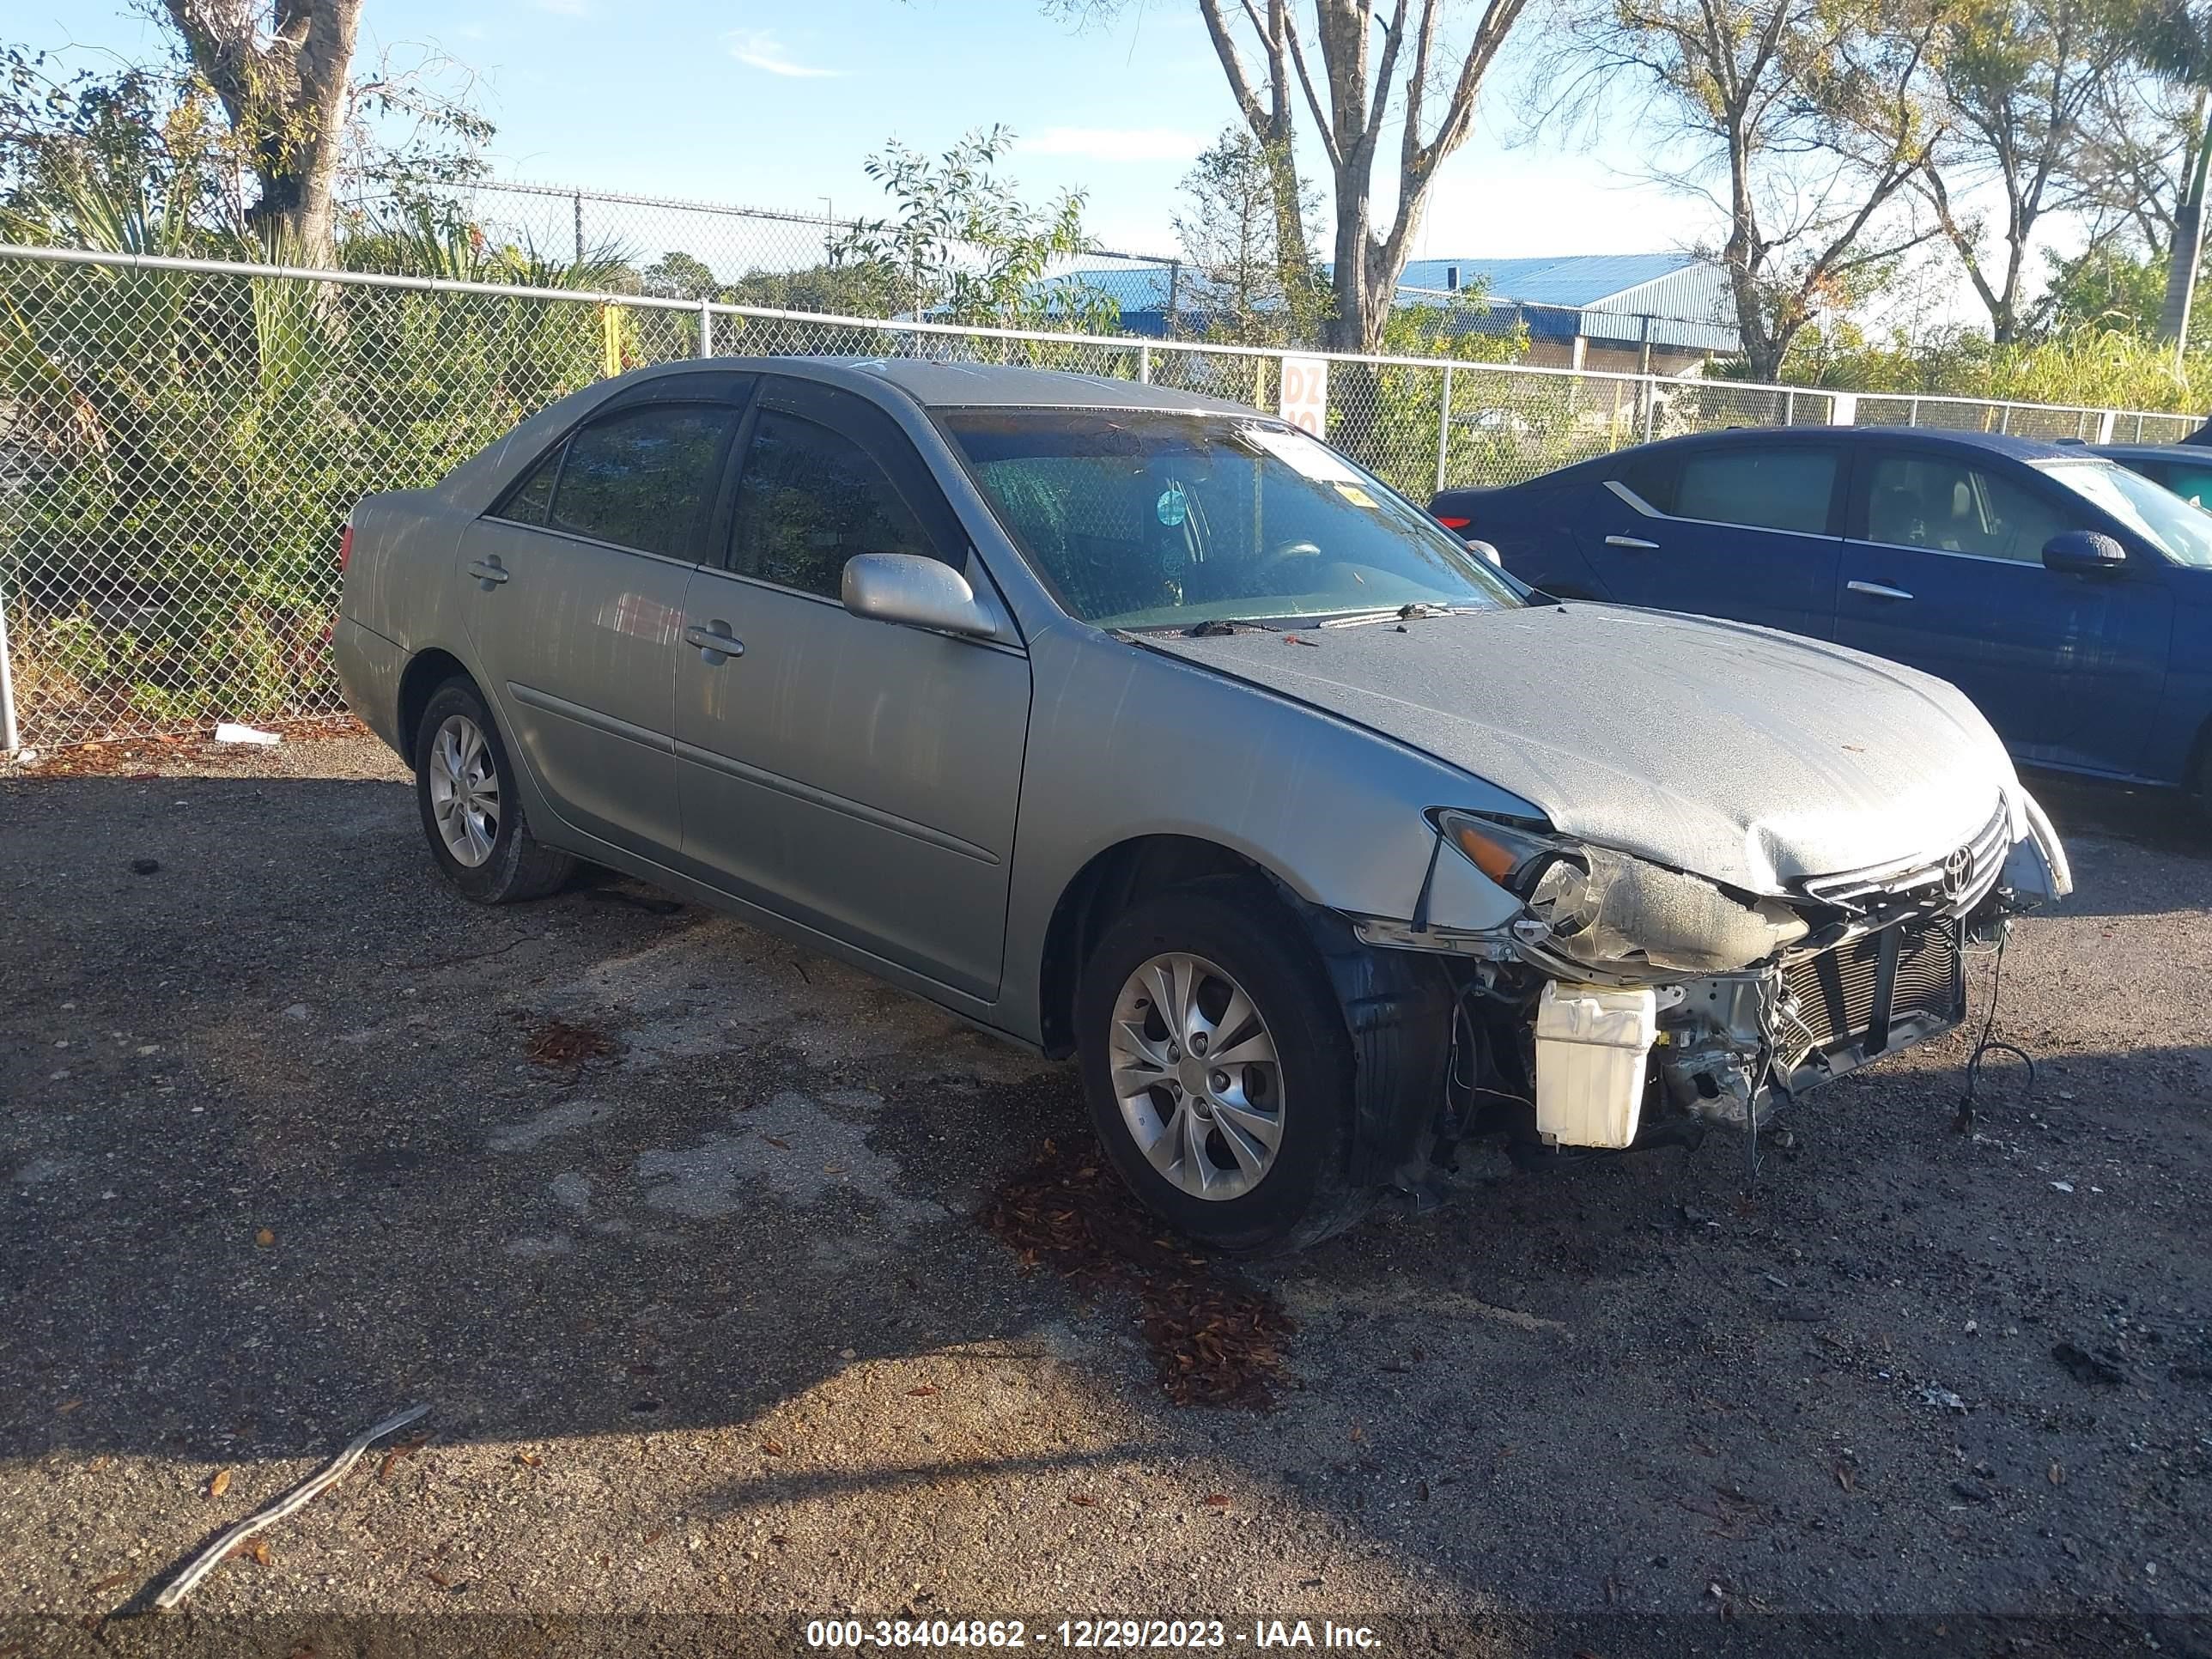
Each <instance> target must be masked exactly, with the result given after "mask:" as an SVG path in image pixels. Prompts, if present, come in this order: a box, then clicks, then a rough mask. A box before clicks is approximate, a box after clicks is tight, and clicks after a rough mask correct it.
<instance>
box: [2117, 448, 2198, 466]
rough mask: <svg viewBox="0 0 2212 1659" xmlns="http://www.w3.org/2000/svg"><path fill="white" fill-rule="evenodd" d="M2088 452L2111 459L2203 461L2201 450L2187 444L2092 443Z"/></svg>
mask: <svg viewBox="0 0 2212 1659" xmlns="http://www.w3.org/2000/svg"><path fill="white" fill-rule="evenodd" d="M2089 453H2091V454H2092V455H2102V456H2103V457H2104V458H2105V459H2106V460H2111V461H2194V462H2196V463H2197V465H2203V461H2204V456H2203V453H2202V452H2201V450H2200V449H2198V448H2196V447H2191V446H2190V445H2188V444H2092V445H2090V446H2089Z"/></svg>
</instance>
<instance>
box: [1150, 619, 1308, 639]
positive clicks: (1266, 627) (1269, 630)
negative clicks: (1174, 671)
mask: <svg viewBox="0 0 2212 1659" xmlns="http://www.w3.org/2000/svg"><path fill="white" fill-rule="evenodd" d="M1247 628H1256V629H1259V630H1260V631H1261V633H1263V634H1279V633H1281V632H1282V631H1283V630H1282V629H1279V628H1278V627H1277V626H1276V625H1275V624H1274V623H1265V622H1254V621H1251V620H1249V619H1247V618H1245V617H1214V618H1212V620H1211V621H1207V622H1202V623H1192V624H1191V625H1190V626H1189V627H1188V628H1184V629H1177V630H1176V631H1177V632H1179V633H1180V634H1182V636H1183V637H1184V638H1185V639H1191V640H1213V639H1219V638H1221V637H1222V636H1224V635H1229V634H1235V633H1237V632H1240V631H1241V630H1243V629H1247Z"/></svg>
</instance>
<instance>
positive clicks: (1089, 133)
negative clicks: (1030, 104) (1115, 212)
mask: <svg viewBox="0 0 2212 1659" xmlns="http://www.w3.org/2000/svg"><path fill="white" fill-rule="evenodd" d="M1205 147H1206V140H1204V139H1203V138H1200V137H1197V136H1196V135H1195V134H1193V133H1188V132H1178V131H1176V130H1175V129H1174V128H1172V127H1047V128H1046V129H1045V130H1044V131H1042V132H1040V133H1038V134H1037V135H1036V137H1031V138H1024V139H1023V140H1022V142H1021V148H1022V149H1024V150H1025V151H1027V152H1028V153H1029V154H1030V155H1073V156H1079V157H1081V158H1082V159H1083V160H1085V161H1189V160H1190V159H1191V158H1192V157H1193V156H1194V155H1197V154H1198V153H1199V151H1200V150H1201V149H1204V148H1205Z"/></svg>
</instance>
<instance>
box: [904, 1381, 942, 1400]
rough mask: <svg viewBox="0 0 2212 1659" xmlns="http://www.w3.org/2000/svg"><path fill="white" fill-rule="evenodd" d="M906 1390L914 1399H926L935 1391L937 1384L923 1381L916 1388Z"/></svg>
mask: <svg viewBox="0 0 2212 1659" xmlns="http://www.w3.org/2000/svg"><path fill="white" fill-rule="evenodd" d="M907 1392H908V1394H909V1395H913V1396H914V1398H915V1399H916V1400H927V1399H928V1398H929V1396H930V1395H933V1394H935V1393H936V1392H937V1385H936V1384H935V1383H923V1384H922V1385H921V1387H920V1388H918V1389H908V1390H907Z"/></svg>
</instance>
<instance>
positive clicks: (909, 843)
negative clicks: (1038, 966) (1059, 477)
mask: <svg viewBox="0 0 2212 1659" xmlns="http://www.w3.org/2000/svg"><path fill="white" fill-rule="evenodd" d="M736 465H737V473H736V483H735V488H734V492H733V505H732V512H731V529H730V534H729V538H728V542H727V546H726V550H725V556H724V557H723V558H722V560H721V561H720V563H719V565H718V566H715V567H709V568H702V569H701V570H700V571H699V572H698V574H696V575H695V576H694V577H693V578H692V581H691V587H690V594H689V597H688V599H687V600H686V602H685V617H684V621H685V625H686V629H687V630H689V631H688V632H687V637H689V638H691V639H694V640H705V641H708V644H707V645H706V647H704V648H702V647H700V646H697V645H693V646H690V647H686V648H685V649H684V651H683V653H681V657H680V659H679V666H678V671H677V678H676V713H675V722H676V726H675V736H676V755H677V760H678V787H679V789H680V792H681V794H682V798H683V815H684V856H685V860H686V861H687V864H689V865H690V866H691V867H693V868H694V869H695V870H696V872H698V873H699V874H701V875H702V877H703V878H705V879H708V880H709V881H712V882H714V883H716V884H719V885H720V886H722V887H724V888H725V889H726V890H728V891H730V892H732V893H733V894H735V895H737V896H739V897H742V898H745V899H749V900H750V901H752V902H756V903H758V904H762V905H764V906H766V907H768V908H770V909H773V910H775V911H778V912H780V913H781V914H783V915H787V916H788V917H790V918H791V919H793V921H799V922H801V923H803V924H804V925H805V926H808V927H814V928H817V929H819V930H821V931H822V932H823V933H828V934H830V935H832V936H834V937H836V938H837V939H842V940H844V941H846V942H848V944H850V945H854V946H857V947H858V948H860V949H861V950H864V951H868V952H870V953H871V954H872V955H875V956H878V957H882V958H883V959H884V960H886V961H888V962H890V963H896V964H897V965H899V966H901V967H903V968H906V969H910V970H912V971H914V972H915V973H919V974H921V975H927V977H929V978H931V979H933V980H935V981H939V983H942V984H945V985H947V986H950V987H953V988H955V989H957V990H960V991H963V992H965V993H967V994H969V995H972V996H975V997H977V998H981V999H983V1000H990V999H992V998H993V997H994V996H995V995H996V994H997V990H998V986H999V979H1000V966H1001V961H1002V957H1003V955H1004V950H1005V941H1006V890H1007V878H1008V872H1009V869H1010V866H1011V865H1012V858H1013V850H1014V816H1015V808H1016V805H1017V804H1018V799H1019V796H1020V791H1021V774H1022V749H1023V744H1024V740H1025V739H1026V738H1027V735H1028V731H1029V708H1030V668H1029V659H1028V657H1027V655H1026V654H1025V653H1024V652H1023V651H1022V650H1021V649H1020V648H1018V647H1014V646H1010V645H1006V644H1002V643H999V642H996V641H979V640H969V639H955V638H952V637H951V636H950V635H942V634H934V633H928V632H925V631H923V630H921V629H912V628H903V627H897V626H893V625H890V624H888V623H878V622H872V621H866V620H863V619H862V618H860V617H855V616H854V615H852V614H851V613H850V612H849V611H846V610H845V608H844V606H843V605H842V603H841V601H840V599H839V592H840V584H841V581H842V575H843V571H844V565H845V561H846V560H847V559H848V558H849V557H851V556H853V555H854V554H856V553H918V554H922V555H926V556H929V557H932V558H938V559H942V560H944V561H945V562H946V563H948V564H951V565H954V566H956V567H959V568H963V569H965V570H966V571H967V572H968V573H969V580H971V582H973V583H974V584H975V587H976V590H977V592H978V595H979V597H982V598H983V599H985V602H986V603H987V604H993V605H995V604H996V603H997V600H996V596H995V594H994V593H993V592H991V590H990V587H989V582H988V579H987V575H986V574H984V572H983V571H982V570H981V567H980V564H978V563H977V562H975V561H974V560H973V558H972V556H971V555H970V551H969V543H968V538H967V536H966V534H965V532H963V530H962V528H961V526H960V523H959V520H958V518H957V515H956V514H955V513H954V512H953V510H952V508H951V506H950V504H949V503H948V502H947V501H946V500H945V495H944V492H943V491H942V490H941V489H939V487H938V485H937V483H936V481H935V480H934V479H933V477H931V475H930V472H929V470H928V467H927V464H926V463H925V462H924V461H923V460H922V459H921V456H920V454H919V453H916V451H915V447H914V446H913V445H912V443H910V442H909V441H908V439H907V437H906V436H905V435H904V434H903V433H902V431H901V430H900V429H899V427H898V424H897V422H895V421H894V420H892V419H891V417H890V416H889V415H887V414H885V413H884V411H883V410H880V409H878V407H876V406H875V405H874V404H871V403H869V402H868V401H867V400H866V399H865V398H860V397H859V396H857V395H854V394H853V393H849V392H840V391H836V390H833V389H831V388H829V387H825V386H819V385H817V384H815V383H812V382H808V381H802V380H784V379H781V378H780V377H771V378H769V380H765V381H764V382H763V386H762V390H761V392H760V395H759V397H758V398H757V400H756V403H755V406H754V409H753V412H752V413H751V414H750V416H748V417H747V420H746V422H745V428H744V431H743V433H742V434H741V435H740V441H739V454H738V460H737V463H736ZM1010 632H1011V630H1010ZM725 637H726V638H727V640H728V641H729V643H728V644H726V645H724V646H721V647H719V648H717V647H715V646H714V643H713V641H718V640H720V639H723V638H725Z"/></svg>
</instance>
